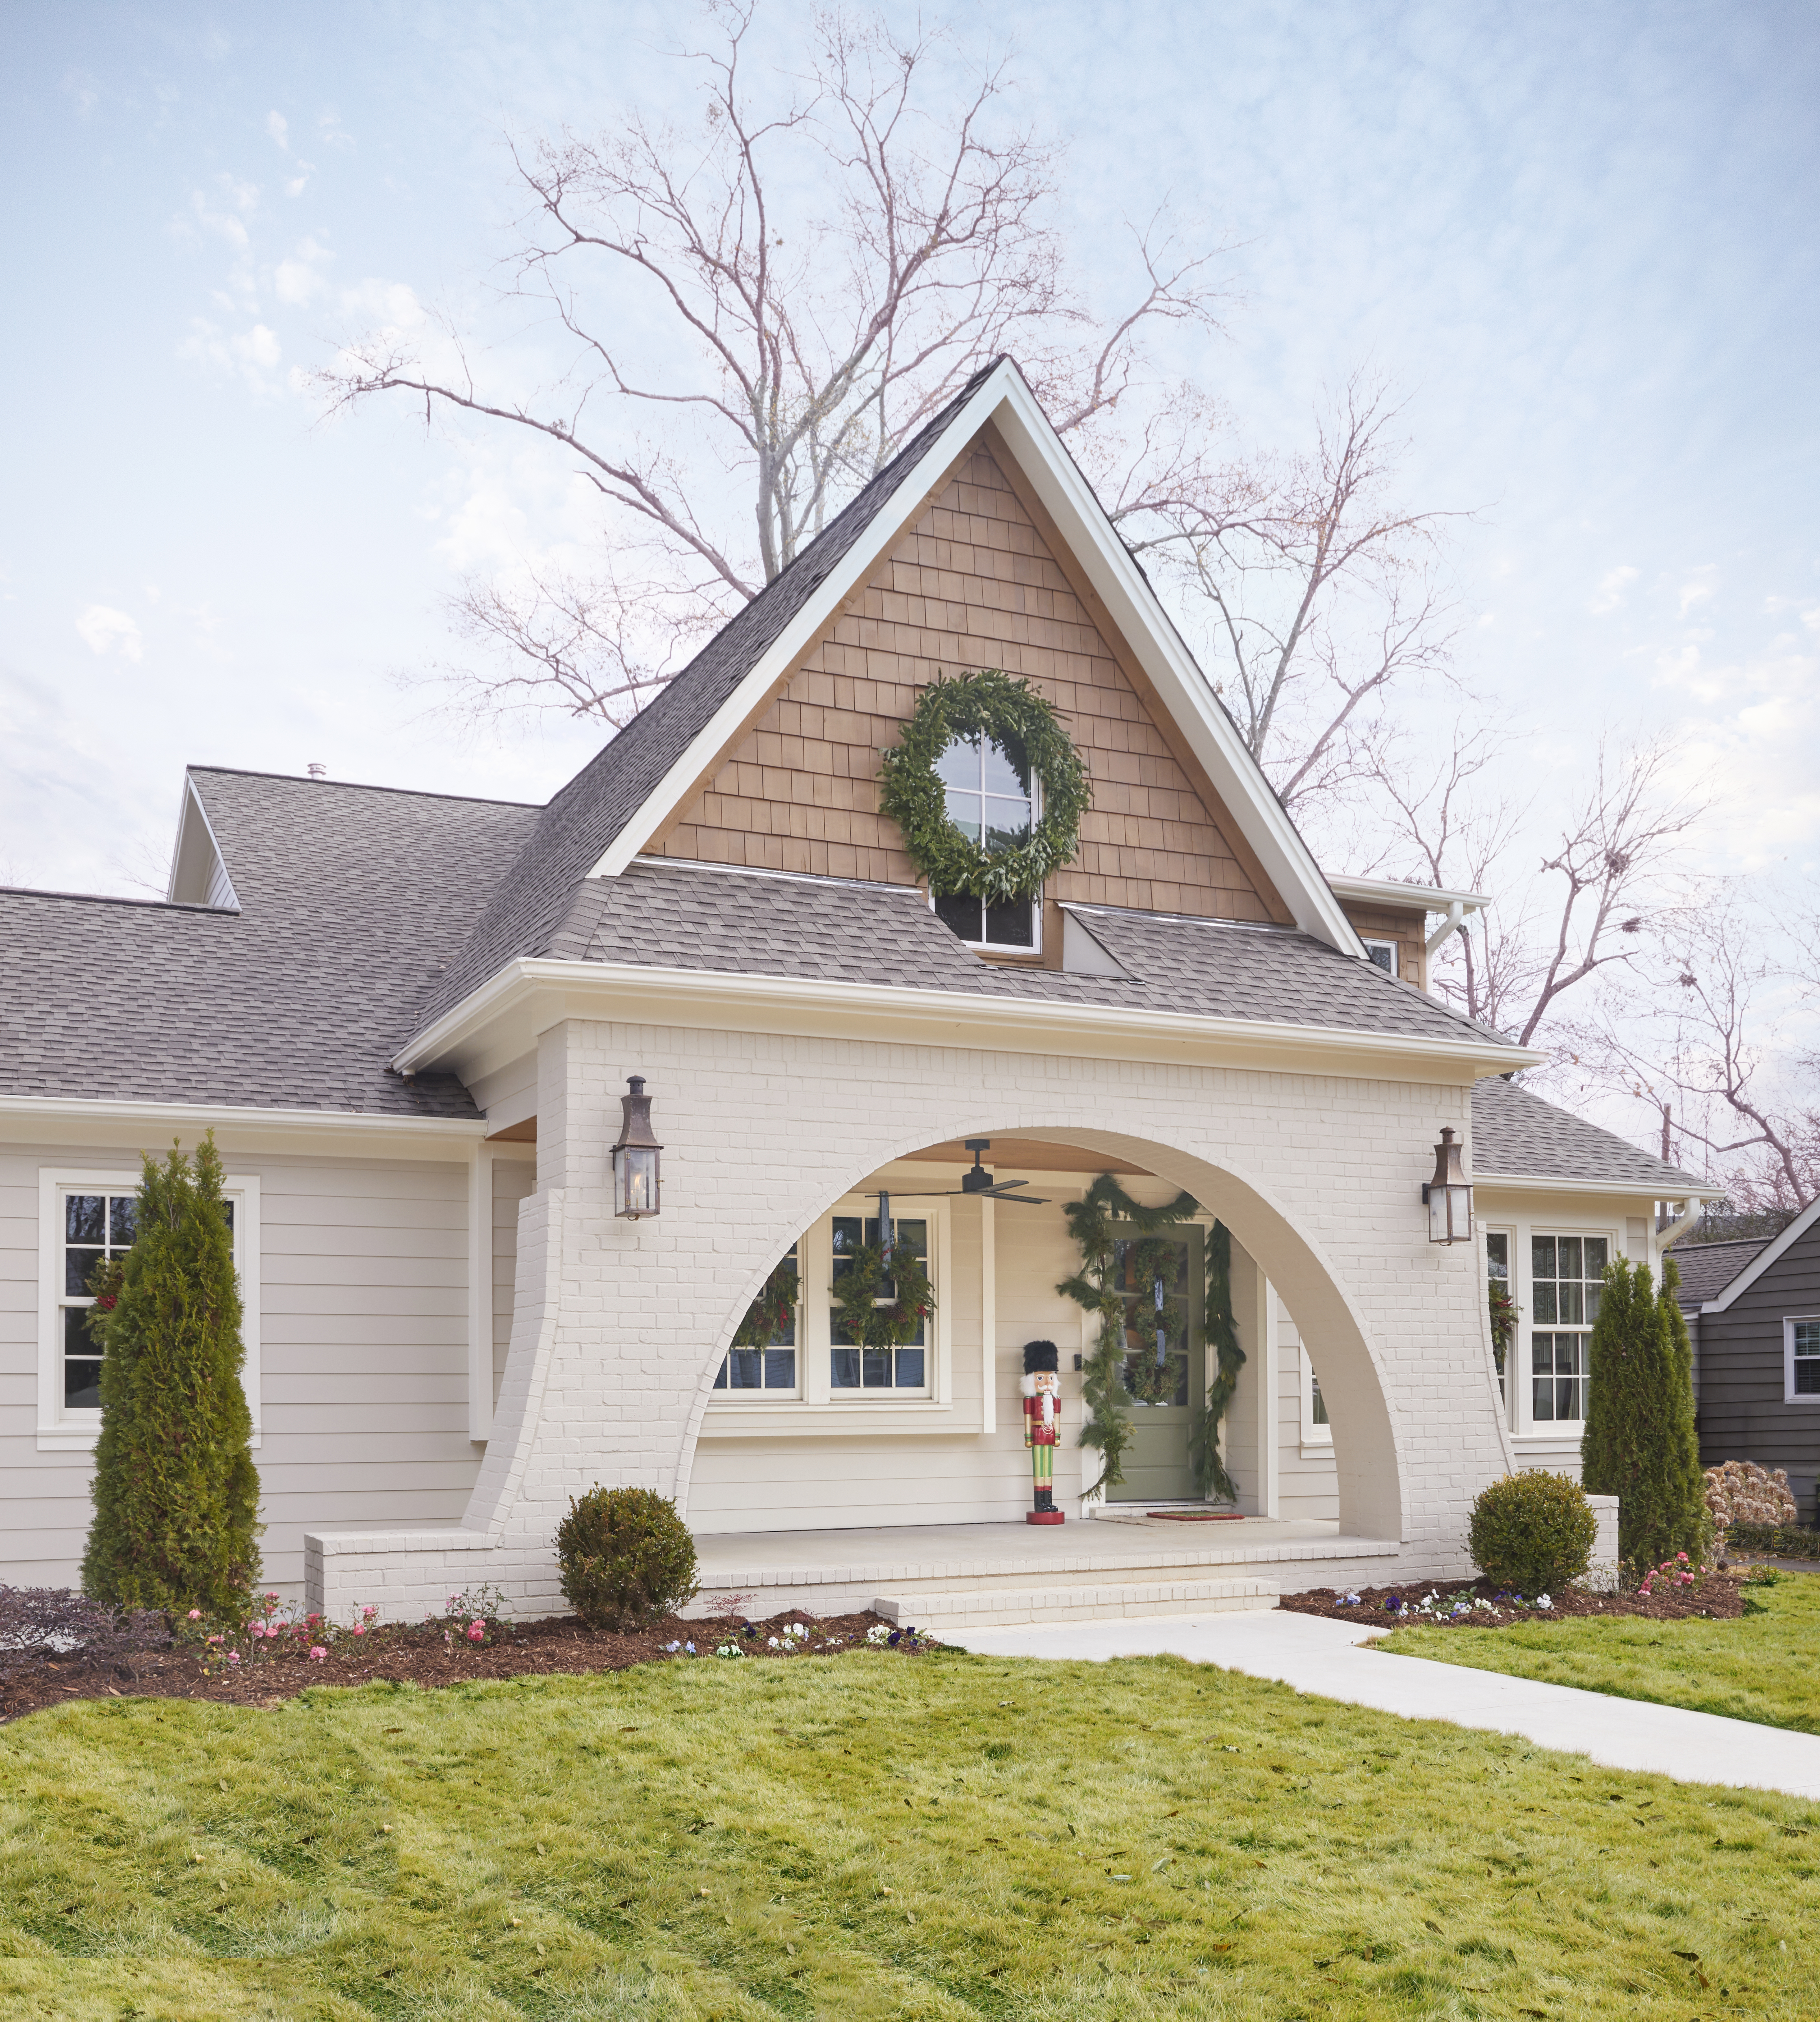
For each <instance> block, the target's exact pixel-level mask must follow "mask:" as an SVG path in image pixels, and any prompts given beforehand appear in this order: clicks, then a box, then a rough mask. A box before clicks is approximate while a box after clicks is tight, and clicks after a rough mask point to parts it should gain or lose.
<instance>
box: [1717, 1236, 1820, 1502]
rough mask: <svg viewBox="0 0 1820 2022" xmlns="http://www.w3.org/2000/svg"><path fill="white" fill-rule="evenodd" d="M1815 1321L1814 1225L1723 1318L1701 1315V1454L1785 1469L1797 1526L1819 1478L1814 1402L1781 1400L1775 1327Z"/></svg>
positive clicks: (1819, 1252)
mask: <svg viewBox="0 0 1820 2022" xmlns="http://www.w3.org/2000/svg"><path fill="white" fill-rule="evenodd" d="M1811 1316H1820V1227H1817V1228H1811V1229H1809V1230H1808V1231H1807V1233H1806V1235H1803V1236H1802V1237H1801V1238H1800V1239H1799V1240H1798V1241H1796V1243H1794V1244H1793V1246H1791V1247H1790V1248H1789V1250H1788V1252H1787V1253H1786V1254H1785V1255H1784V1256H1782V1257H1779V1258H1778V1260H1777V1261H1775V1262H1774V1264H1772V1265H1771V1266H1770V1268H1768V1269H1767V1271H1766V1272H1764V1273H1763V1276H1761V1277H1760V1279H1757V1281H1756V1283H1755V1284H1754V1285H1752V1286H1751V1287H1749V1290H1746V1291H1745V1292H1742V1293H1741V1294H1739V1295H1738V1298H1737V1299H1736V1300H1735V1301H1734V1302H1733V1303H1732V1304H1731V1305H1730V1306H1729V1307H1727V1309H1726V1310H1725V1311H1724V1312H1722V1313H1702V1314H1701V1316H1700V1391H1699V1396H1700V1457H1701V1460H1702V1461H1703V1462H1705V1465H1707V1466H1709V1467H1716V1466H1717V1465H1719V1463H1720V1462H1723V1461H1728V1460H1754V1461H1756V1462H1760V1464H1761V1465H1763V1466H1765V1467H1769V1468H1777V1467H1781V1468H1786V1469H1788V1472H1789V1486H1790V1487H1792V1488H1793V1490H1794V1491H1795V1495H1796V1499H1797V1501H1798V1502H1800V1507H1801V1516H1802V1518H1803V1520H1804V1521H1807V1520H1812V1519H1813V1517H1814V1516H1815V1481H1816V1478H1817V1477H1820V1400H1817V1401H1816V1402H1815V1403H1811V1404H1790V1403H1786V1402H1785V1401H1784V1398H1783V1360H1782V1322H1783V1320H1784V1319H1793V1318H1800V1317H1811Z"/></svg>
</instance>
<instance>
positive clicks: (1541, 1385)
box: [1529, 1235, 1610, 1425]
mask: <svg viewBox="0 0 1820 2022" xmlns="http://www.w3.org/2000/svg"><path fill="white" fill-rule="evenodd" d="M1609 1250H1610V1243H1609V1242H1608V1241H1607V1239H1606V1237H1604V1236H1603V1235H1535V1236H1532V1237H1531V1238H1530V1239H1529V1303H1530V1306H1531V1308H1532V1311H1533V1320H1534V1329H1533V1332H1532V1333H1531V1334H1530V1337H1529V1373H1530V1379H1531V1381H1530V1407H1529V1411H1530V1417H1531V1418H1532V1419H1533V1421H1534V1422H1535V1423H1536V1424H1537V1425H1559V1424H1563V1423H1566V1424H1572V1425H1577V1424H1578V1423H1580V1422H1581V1421H1582V1420H1583V1419H1584V1418H1585V1416H1586V1344H1587V1341H1588V1337H1589V1336H1590V1335H1591V1334H1592V1323H1593V1322H1594V1321H1595V1319H1597V1318H1598V1317H1599V1292H1600V1290H1601V1281H1602V1280H1603V1278H1604V1276H1605V1267H1606V1258H1607V1255H1608V1253H1609Z"/></svg>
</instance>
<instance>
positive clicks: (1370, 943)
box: [1364, 934, 1397, 976]
mask: <svg viewBox="0 0 1820 2022" xmlns="http://www.w3.org/2000/svg"><path fill="white" fill-rule="evenodd" d="M1364 939H1365V958H1366V960H1367V961H1369V962H1370V963H1371V964H1372V966H1373V967H1374V968H1376V969H1382V970H1383V972H1384V973H1385V975H1386V976H1394V975H1395V974H1396V973H1397V944H1396V943H1395V942H1394V941H1380V940H1373V939H1372V937H1371V936H1370V935H1369V934H1368V935H1366V936H1365V937H1364Z"/></svg>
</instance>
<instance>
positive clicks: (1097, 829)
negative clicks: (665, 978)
mask: <svg viewBox="0 0 1820 2022" xmlns="http://www.w3.org/2000/svg"><path fill="white" fill-rule="evenodd" d="M976 667H1000V668H1003V669H1004V670H1006V671H1007V673H1014V674H1019V675H1022V676H1024V677H1026V678H1028V679H1029V680H1030V681H1032V682H1033V683H1034V684H1035V685H1036V688H1038V689H1039V690H1040V692H1042V693H1043V695H1045V696H1046V697H1047V699H1049V700H1050V701H1051V702H1052V703H1054V705H1055V706H1056V707H1057V708H1058V710H1060V711H1061V712H1062V714H1063V717H1064V719H1065V723H1066V726H1067V729H1068V732H1069V736H1070V738H1071V739H1073V742H1074V743H1075V746H1076V748H1077V749H1078V750H1079V751H1080V754H1081V756H1082V757H1083V758H1084V761H1086V764H1087V770H1088V772H1089V774H1090V775H1091V779H1092V782H1093V806H1092V808H1091V811H1090V812H1088V813H1087V816H1085V817H1084V819H1083V820H1082V823H1081V829H1080V834H1081V849H1080V856H1079V857H1078V858H1077V859H1076V861H1075V862H1074V863H1073V864H1071V865H1070V866H1069V867H1067V868H1066V869H1065V870H1062V871H1059V872H1058V873H1057V874H1056V875H1055V876H1054V878H1052V879H1051V881H1050V884H1049V887H1048V893H1049V896H1050V897H1051V899H1056V900H1077V901H1080V902H1082V903H1089V904H1098V905H1109V906H1129V907H1138V908H1140V909H1145V910H1151V911H1163V912H1182V913H1192V914H1203V915H1212V916H1215V917H1219V918H1230V919H1241V920H1267V919H1269V918H1271V917H1272V916H1273V915H1272V907H1271V904H1270V901H1269V900H1267V899H1266V897H1263V896H1260V894H1259V890H1258V889H1257V888H1256V887H1255V885H1253V883H1252V879H1251V878H1250V877H1249V876H1248V874H1247V873H1246V871H1245V870H1244V869H1243V868H1241V864H1240V863H1239V860H1238V859H1237V856H1235V855H1234V852H1233V849H1232V847H1231V845H1230V843H1229V841H1228V840H1227V836H1226V834H1222V827H1226V828H1228V829H1229V830H1230V817H1229V816H1227V815H1226V812H1225V811H1224V810H1223V809H1222V808H1219V807H1218V806H1217V805H1209V804H1208V801H1205V800H1204V798H1203V797H1202V796H1201V794H1200V793H1197V790H1196V785H1195V783H1193V782H1191V781H1190V779H1189V777H1188V775H1187V774H1186V772H1184V770H1183V769H1182V765H1180V764H1179V762H1178V761H1177V760H1176V758H1175V757H1174V756H1173V755H1172V754H1171V749H1170V746H1169V744H1168V740H1167V739H1165V738H1164V735H1162V733H1161V732H1160V730H1159V729H1158V728H1157V724H1156V723H1155V721H1153V719H1152V717H1151V716H1150V714H1149V710H1147V709H1146V706H1145V704H1144V703H1143V701H1142V699H1140V697H1139V696H1138V694H1137V692H1136V691H1135V689H1134V688H1133V687H1132V685H1131V682H1130V681H1129V680H1127V677H1126V676H1125V674H1124V672H1123V671H1122V670H1121V669H1120V666H1119V664H1118V662H1117V660H1116V657H1115V655H1114V654H1113V651H1112V649H1111V648H1109V646H1108V644H1107V643H1106V640H1105V638H1104V637H1102V635H1101V633H1099V631H1098V629H1097V628H1096V626H1095V623H1094V621H1093V619H1092V618H1091V615H1089V613H1088V612H1087V610H1086V609H1085V608H1084V606H1083V605H1082V604H1081V603H1080V600H1079V599H1078V598H1077V597H1076V595H1075V593H1074V591H1073V589H1072V588H1071V587H1070V586H1069V580H1068V578H1067V576H1066V575H1065V573H1064V572H1063V571H1062V568H1061V567H1060V566H1059V565H1058V563H1057V562H1056V560H1055V559H1054V557H1053V556H1052V555H1051V553H1050V552H1049V549H1047V546H1045V544H1044V542H1043V536H1042V535H1041V534H1040V532H1039V531H1038V530H1037V528H1036V526H1035V525H1034V524H1032V521H1031V519H1030V516H1029V513H1026V512H1025V509H1024V508H1023V506H1022V505H1021V504H1020V503H1019V502H1018V498H1017V495H1016V494H1015V493H1014V491H1012V489H1011V487H1010V486H1009V485H1008V484H1007V482H1006V480H1005V478H1004V476H1003V473H1001V472H1000V469H999V467H998V465H996V463H995V462H993V460H992V457H991V455H990V454H989V453H988V452H987V451H986V450H985V448H984V447H976V448H975V450H974V452H973V454H971V455H970V458H968V460H967V462H966V464H965V465H963V468H962V469H961V471H960V472H959V474H958V475H957V476H956V477H955V478H953V479H952V480H951V482H950V483H949V484H948V486H947V487H945V490H944V491H943V492H942V494H941V497H940V498H938V499H937V500H936V502H934V504H932V505H930V506H929V507H928V508H927V509H926V510H925V511H924V513H923V516H922V517H921V518H920V519H919V520H918V521H917V522H916V524H915V526H914V527H912V529H911V531H909V532H908V534H907V535H905V537H904V538H903V539H901V541H900V542H898V543H897V546H896V547H895V549H894V550H893V551H892V553H890V555H889V556H888V557H886V559H885V560H883V561H882V562H881V563H880V564H879V566H878V568H876V569H875V571H874V572H873V575H872V578H870V580H869V581H868V583H867V584H866V586H865V587H864V589H863V590H862V591H861V592H860V593H858V595H857V597H856V598H854V599H853V600H851V602H850V605H849V608H847V610H846V611H845V612H843V614H842V615H841V617H840V618H839V620H838V622H836V623H835V626H834V628H833V630H832V632H831V634H830V635H829V636H828V637H826V638H824V640H823V641H821V642H820V644H818V645H817V646H816V647H815V648H813V651H810V652H809V655H807V656H806V659H805V660H804V661H803V662H802V666H801V667H800V668H799V669H798V670H797V671H796V672H795V673H794V674H793V675H792V676H791V680H790V681H789V683H788V685H787V687H786V688H784V692H782V694H781V695H779V697H778V698H777V701H776V702H775V703H773V705H772V706H771V707H770V709H769V710H768V711H767V712H766V714H765V715H764V716H763V717H761V718H760V720H759V721H758V723H757V724H755V726H754V727H753V728H752V729H751V731H750V732H748V733H747V735H746V736H745V737H744V738H743V739H741V740H740V743H738V744H737V745H736V746H734V748H733V750H732V752H731V753H730V754H729V756H728V757H727V758H726V759H725V761H724V762H723V763H722V765H721V766H720V767H719V768H718V771H717V772H716V773H715V774H714V777H713V778H712V779H711V781H710V782H709V783H708V784H707V787H705V789H704V790H703V791H702V792H701V793H700V794H698V795H697V796H696V798H695V799H694V800H693V801H691V802H689V804H687V805H685V807H684V808H683V810H682V813H681V814H680V816H678V819H677V821H676V822H675V823H674V825H673V826H672V827H671V829H670V830H668V831H667V833H666V834H665V835H664V837H663V838H662V840H661V841H660V842H659V843H657V844H656V845H653V847H654V848H655V849H659V850H660V851H661V852H663V853H664V854H667V855H669V856H678V857H685V858H691V859H694V860H699V861H703V862H707V863H733V864H740V865H744V866H745V867H748V868H751V869H763V870H788V871H798V872H806V873H811V874H815V875H817V876H826V877H837V878H872V879H876V880H878V881H881V882H883V883H887V884H897V885H914V884H915V883H916V882H917V881H918V880H917V874H916V871H915V867H914V866H913V865H912V863H911V862H910V860H909V859H908V857H907V856H905V854H904V851H903V846H902V841H901V838H900V836H899V834H898V832H897V826H896V824H895V823H893V822H890V821H889V820H887V819H886V818H885V817H884V816H882V815H881V814H880V813H879V787H878V773H879V750H880V748H881V747H883V746H890V745H894V744H895V743H897V741H898V735H899V729H898V726H899V725H900V724H901V723H902V722H903V721H905V719H906V718H907V717H908V716H909V714H910V713H911V710H912V709H913V708H914V706H915V700H916V695H917V692H918V690H919V689H920V688H924V687H926V686H927V685H928V684H929V683H930V681H934V679H935V678H936V677H937V676H938V675H943V674H949V675H952V674H955V673H960V672H962V671H963V670H966V669H969V668H976ZM1279 916H1280V917H1286V915H1281V913H1280V908H1279Z"/></svg>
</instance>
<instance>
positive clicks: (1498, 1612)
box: [1277, 1571, 1746, 1629]
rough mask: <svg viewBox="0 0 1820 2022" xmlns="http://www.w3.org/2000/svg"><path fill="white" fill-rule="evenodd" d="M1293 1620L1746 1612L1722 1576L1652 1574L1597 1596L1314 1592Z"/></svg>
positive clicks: (1294, 1601)
mask: <svg viewBox="0 0 1820 2022" xmlns="http://www.w3.org/2000/svg"><path fill="white" fill-rule="evenodd" d="M1544 1600H1546V1603H1547V1605H1546V1606H1544ZM1277 1605H1278V1606H1279V1607H1281V1608H1288V1610H1289V1611H1291V1612H1292V1613H1293V1614H1296V1615H1325V1616H1327V1617H1328V1619H1330V1620H1332V1621H1335V1622H1370V1623H1371V1624H1372V1626H1374V1627H1380V1628H1384V1629H1402V1628H1407V1627H1409V1626H1411V1625H1413V1624H1417V1623H1420V1624H1426V1625H1427V1626H1431V1627H1434V1628H1438V1629H1508V1628H1510V1627H1511V1626H1513V1625H1514V1624H1515V1623H1516V1622H1570V1621H1582V1620H1584V1619H1586V1618H1587V1617H1588V1616H1589V1615H1643V1616H1646V1617H1647V1618H1648V1619H1650V1620H1651V1621H1655V1622H1679V1621H1684V1620H1686V1619H1688V1618H1689V1617H1690V1616H1703V1617H1705V1619H1707V1620H1709V1621H1719V1622H1730V1621H1734V1620H1736V1619H1737V1618H1738V1616H1740V1615H1743V1614H1745V1612H1746V1607H1745V1597H1744V1591H1743V1583H1742V1582H1741V1581H1739V1580H1738V1579H1734V1578H1733V1577H1731V1576H1730V1575H1727V1574H1725V1573H1718V1572H1712V1571H1706V1572H1703V1573H1698V1574H1697V1575H1695V1576H1694V1581H1693V1583H1692V1584H1691V1585H1690V1586H1684V1585H1683V1584H1682V1583H1681V1582H1680V1581H1679V1578H1678V1577H1677V1576H1676V1575H1669V1576H1668V1577H1667V1578H1663V1577H1662V1576H1661V1574H1660V1571H1658V1573H1657V1574H1654V1575H1650V1577H1649V1578H1648V1579H1646V1580H1645V1581H1644V1582H1643V1585H1642V1586H1639V1587H1635V1588H1632V1589H1630V1590H1629V1591H1628V1592H1625V1593H1591V1592H1589V1591H1588V1589H1586V1588H1584V1587H1577V1586H1570V1587H1565V1588H1563V1589H1562V1591H1561V1592H1560V1593H1551V1594H1548V1595H1546V1596H1544V1595H1540V1594H1537V1595H1535V1596H1533V1597H1526V1596H1523V1595H1520V1594H1513V1593H1509V1592H1508V1591H1507V1590H1506V1589H1504V1588H1502V1587H1499V1586H1495V1585H1493V1582H1491V1581H1490V1580H1484V1579H1482V1580H1474V1581H1471V1582H1460V1581H1456V1580H1416V1581H1407V1580H1406V1581H1405V1582H1403V1584H1402V1586H1369V1587H1361V1588H1358V1589H1349V1588H1345V1587H1331V1586H1318V1587H1311V1588H1310V1589H1309V1590H1308V1591H1307V1593H1286V1594H1285V1595H1284V1596H1283V1597H1282V1600H1281V1601H1280V1602H1279V1603H1278V1604H1277Z"/></svg>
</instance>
